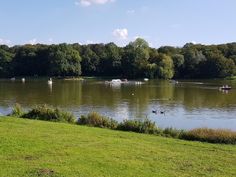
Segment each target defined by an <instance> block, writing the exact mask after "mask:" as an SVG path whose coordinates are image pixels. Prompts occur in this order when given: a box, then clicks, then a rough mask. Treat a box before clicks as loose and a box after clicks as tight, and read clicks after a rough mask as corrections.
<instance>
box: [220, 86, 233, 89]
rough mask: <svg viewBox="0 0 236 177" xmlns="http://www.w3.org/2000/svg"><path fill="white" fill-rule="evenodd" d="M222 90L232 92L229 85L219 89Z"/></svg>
mask: <svg viewBox="0 0 236 177" xmlns="http://www.w3.org/2000/svg"><path fill="white" fill-rule="evenodd" d="M219 89H220V90H231V89H232V87H230V86H228V85H223V86H222V87H220V88H219Z"/></svg>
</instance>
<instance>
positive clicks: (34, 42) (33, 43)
mask: <svg viewBox="0 0 236 177" xmlns="http://www.w3.org/2000/svg"><path fill="white" fill-rule="evenodd" d="M37 42H38V40H37V39H36V38H34V39H31V40H29V41H27V44H31V45H35V44H36V43H37Z"/></svg>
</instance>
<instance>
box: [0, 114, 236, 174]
mask: <svg viewBox="0 0 236 177" xmlns="http://www.w3.org/2000/svg"><path fill="white" fill-rule="evenodd" d="M0 176H1V177H12V176H14V177H15V176H16V177H17V176H19V177H27V176H66V177H67V176H73V177H77V176H78V177H79V176H83V177H86V176H88V177H95V176H112V177H115V176H135V177H138V176H150V177H153V176H160V177H165V176H178V177H179V176H186V177H187V176H189V177H190V176H191V177H192V176H212V177H217V176H220V177H223V176H226V177H230V176H232V177H233V176H236V146H233V145H218V144H208V143H200V142H188V141H183V140H177V139H172V138H164V137H158V136H152V135H145V134H137V133H129V132H120V131H112V130H106V129H99V128H90V127H85V126H78V125H70V124H63V123H53V122H43V121H35V120H26V119H17V118H7V117H3V118H0Z"/></svg>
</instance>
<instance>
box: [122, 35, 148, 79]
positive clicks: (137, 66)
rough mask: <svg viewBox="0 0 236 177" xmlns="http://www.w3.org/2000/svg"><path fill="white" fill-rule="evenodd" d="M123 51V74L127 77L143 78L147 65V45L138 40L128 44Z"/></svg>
mask: <svg viewBox="0 0 236 177" xmlns="http://www.w3.org/2000/svg"><path fill="white" fill-rule="evenodd" d="M124 50H125V52H124V55H123V59H122V60H123V65H122V66H123V67H124V69H125V70H124V73H125V74H126V75H128V76H129V77H140V76H143V75H144V73H145V70H146V69H147V65H148V64H149V62H148V59H149V46H148V43H147V42H146V41H145V40H144V39H141V38H138V39H136V40H135V41H134V42H130V43H129V44H128V45H127V46H126V47H125V49H124Z"/></svg>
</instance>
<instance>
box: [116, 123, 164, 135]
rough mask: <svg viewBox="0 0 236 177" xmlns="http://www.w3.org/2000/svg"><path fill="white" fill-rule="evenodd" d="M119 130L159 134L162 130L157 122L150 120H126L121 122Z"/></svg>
mask: <svg viewBox="0 0 236 177" xmlns="http://www.w3.org/2000/svg"><path fill="white" fill-rule="evenodd" d="M117 130H122V131H131V132H137V133H147V134H157V133H159V131H160V130H159V129H158V128H157V126H156V125H155V122H152V121H150V120H144V121H142V120H124V121H123V122H121V123H119V125H118V127H117Z"/></svg>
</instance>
